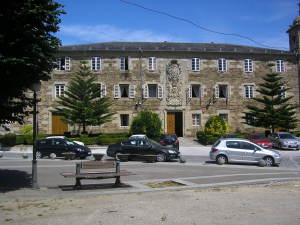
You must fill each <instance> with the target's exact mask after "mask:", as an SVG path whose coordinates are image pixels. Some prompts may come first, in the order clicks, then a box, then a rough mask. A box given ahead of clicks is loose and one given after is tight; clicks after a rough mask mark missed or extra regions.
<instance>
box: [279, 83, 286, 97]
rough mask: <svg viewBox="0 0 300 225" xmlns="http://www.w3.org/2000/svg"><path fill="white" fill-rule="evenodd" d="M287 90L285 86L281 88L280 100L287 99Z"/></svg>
mask: <svg viewBox="0 0 300 225" xmlns="http://www.w3.org/2000/svg"><path fill="white" fill-rule="evenodd" d="M285 90H286V87H285V86H284V85H283V86H280V93H279V97H280V99H284V98H286V93H285Z"/></svg>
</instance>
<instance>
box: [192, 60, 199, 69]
mask: <svg viewBox="0 0 300 225" xmlns="http://www.w3.org/2000/svg"><path fill="white" fill-rule="evenodd" d="M192 71H200V59H199V58H192Z"/></svg>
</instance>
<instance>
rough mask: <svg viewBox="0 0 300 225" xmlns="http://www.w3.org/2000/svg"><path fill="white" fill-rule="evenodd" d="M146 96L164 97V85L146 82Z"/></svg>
mask: <svg viewBox="0 0 300 225" xmlns="http://www.w3.org/2000/svg"><path fill="white" fill-rule="evenodd" d="M143 97H144V98H162V97H163V87H162V85H160V84H145V85H144V86H143Z"/></svg>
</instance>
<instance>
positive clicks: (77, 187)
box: [74, 178, 81, 189]
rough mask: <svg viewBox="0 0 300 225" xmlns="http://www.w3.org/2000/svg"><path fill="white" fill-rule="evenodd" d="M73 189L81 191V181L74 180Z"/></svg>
mask: <svg viewBox="0 0 300 225" xmlns="http://www.w3.org/2000/svg"><path fill="white" fill-rule="evenodd" d="M74 189H81V181H80V179H79V178H76V183H75V186H74Z"/></svg>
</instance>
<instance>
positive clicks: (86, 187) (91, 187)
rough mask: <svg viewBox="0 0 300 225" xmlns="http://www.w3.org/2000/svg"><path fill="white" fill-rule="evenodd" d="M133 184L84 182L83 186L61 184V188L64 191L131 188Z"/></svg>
mask: <svg viewBox="0 0 300 225" xmlns="http://www.w3.org/2000/svg"><path fill="white" fill-rule="evenodd" d="M131 187H132V186H130V185H127V184H123V183H122V184H121V185H119V186H115V185H114V184H112V183H105V184H104V183H103V184H82V185H81V188H79V189H78V188H74V185H60V186H59V188H60V189H61V190H62V191H78V190H79V191H81V190H105V189H110V190H111V189H118V188H131Z"/></svg>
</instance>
